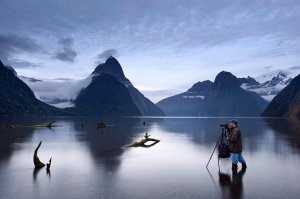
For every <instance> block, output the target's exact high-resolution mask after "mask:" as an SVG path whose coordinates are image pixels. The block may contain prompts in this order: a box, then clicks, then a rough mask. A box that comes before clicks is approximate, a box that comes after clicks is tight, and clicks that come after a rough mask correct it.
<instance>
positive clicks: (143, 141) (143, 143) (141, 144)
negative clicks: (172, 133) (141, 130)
mask: <svg viewBox="0 0 300 199" xmlns="http://www.w3.org/2000/svg"><path fill="white" fill-rule="evenodd" d="M149 137H150V135H149V134H148V133H146V134H145V135H144V138H143V139H141V140H140V141H137V142H133V143H132V144H129V145H127V146H126V147H152V146H154V145H156V144H157V143H159V142H160V140H157V139H154V138H149ZM147 142H152V143H151V144H146V143H147Z"/></svg>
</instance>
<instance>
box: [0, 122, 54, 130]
mask: <svg viewBox="0 0 300 199" xmlns="http://www.w3.org/2000/svg"><path fill="white" fill-rule="evenodd" d="M55 122H56V121H53V122H50V123H48V124H37V125H18V124H5V125H4V127H5V128H24V127H30V128H49V129H51V128H53V127H58V126H57V125H54V123H55Z"/></svg>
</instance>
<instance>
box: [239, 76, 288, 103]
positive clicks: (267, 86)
mask: <svg viewBox="0 0 300 199" xmlns="http://www.w3.org/2000/svg"><path fill="white" fill-rule="evenodd" d="M257 80H258V81H257ZM292 80H293V78H292V77H290V76H289V75H288V73H287V72H285V71H277V72H276V73H274V72H272V73H269V74H264V75H262V76H260V77H257V78H255V79H254V78H252V77H247V78H239V81H240V84H241V87H242V88H243V89H245V90H248V91H253V92H256V93H257V94H259V95H260V96H262V97H263V98H264V99H266V100H268V101H271V100H272V99H273V98H274V96H276V95H277V94H278V93H279V92H280V91H281V90H282V89H283V88H284V87H286V86H287V85H288V84H289V83H290V82H291V81H292Z"/></svg>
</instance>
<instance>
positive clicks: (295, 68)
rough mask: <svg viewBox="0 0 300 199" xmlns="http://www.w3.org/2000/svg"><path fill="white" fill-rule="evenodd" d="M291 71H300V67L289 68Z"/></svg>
mask: <svg viewBox="0 0 300 199" xmlns="http://www.w3.org/2000/svg"><path fill="white" fill-rule="evenodd" d="M289 70H300V66H292V67H289Z"/></svg>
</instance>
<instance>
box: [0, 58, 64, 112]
mask: <svg viewBox="0 0 300 199" xmlns="http://www.w3.org/2000/svg"><path fill="white" fill-rule="evenodd" d="M0 114H1V115H39V116H41V115H45V116H46V115H51V116H52V115H53V116H57V115H70V113H68V112H64V111H62V110H60V109H58V108H56V107H53V106H50V105H48V104H46V103H44V102H41V101H39V100H38V99H36V98H35V96H34V94H33V92H32V90H31V89H30V88H29V87H28V86H27V85H26V84H25V83H24V82H23V81H22V80H20V79H19V78H18V77H17V76H16V73H15V71H14V70H13V69H12V68H11V67H6V66H4V65H3V63H2V62H1V61H0Z"/></svg>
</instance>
